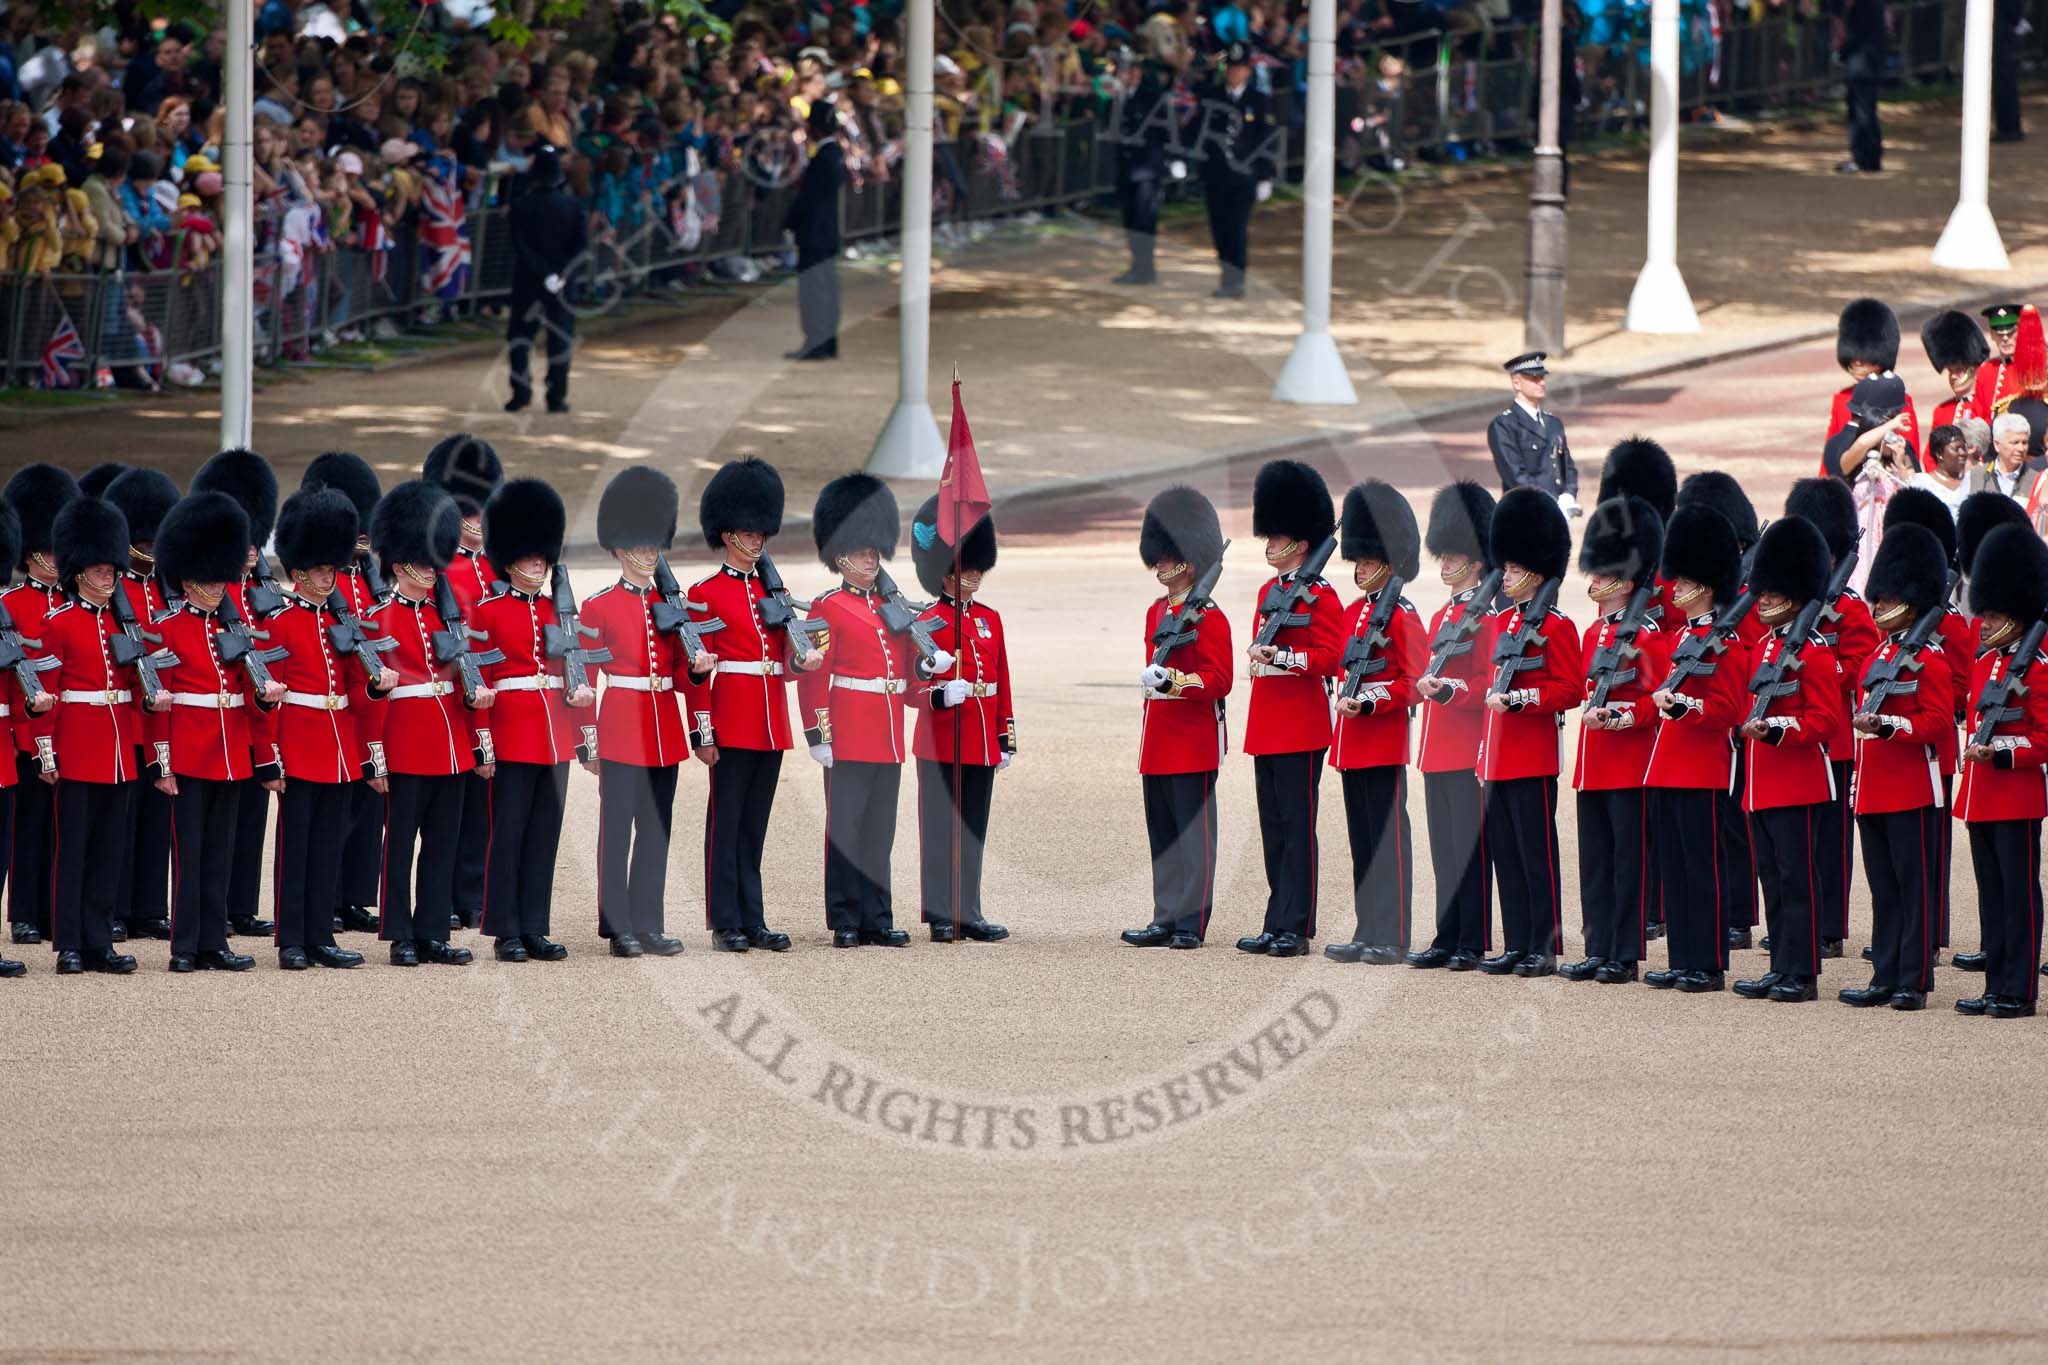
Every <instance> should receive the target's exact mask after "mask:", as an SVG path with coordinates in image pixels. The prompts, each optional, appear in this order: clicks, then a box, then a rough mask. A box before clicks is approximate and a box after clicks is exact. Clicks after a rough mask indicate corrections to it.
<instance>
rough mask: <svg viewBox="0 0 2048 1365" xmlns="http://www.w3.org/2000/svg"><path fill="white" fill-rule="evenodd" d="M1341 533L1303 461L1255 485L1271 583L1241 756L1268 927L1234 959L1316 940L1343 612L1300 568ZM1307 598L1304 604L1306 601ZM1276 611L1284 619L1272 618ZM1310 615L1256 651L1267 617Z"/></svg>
mask: <svg viewBox="0 0 2048 1365" xmlns="http://www.w3.org/2000/svg"><path fill="white" fill-rule="evenodd" d="M1336 529H1337V510H1336V507H1335V505H1334V504H1333V503H1332V502H1331V501H1330V488H1329V485H1328V484H1326V483H1324V482H1323V476H1322V475H1321V474H1318V473H1317V472H1316V471H1315V470H1314V469H1313V468H1311V467H1310V466H1308V465H1305V464H1303V463H1301V461H1299V460H1273V461H1271V462H1269V463H1267V464H1266V465H1265V466H1264V467H1263V468H1261V469H1260V470H1259V474H1258V478H1257V479H1256V480H1255V481H1254V483H1253V484H1252V534H1253V535H1255V536H1262V537H1264V539H1265V542H1266V563H1267V564H1268V565H1269V566H1270V567H1271V568H1272V569H1273V571H1274V576H1273V577H1272V578H1269V579H1267V580H1266V582H1265V583H1264V584H1263V585H1262V586H1261V587H1260V589H1259V595H1258V598H1257V599H1256V600H1257V601H1258V603H1259V609H1258V610H1257V611H1256V612H1255V613H1254V615H1253V617H1252V643H1251V644H1250V645H1249V646H1247V647H1246V650H1245V653H1246V654H1247V655H1248V656H1249V657H1250V659H1251V675H1252V699H1251V707H1250V713H1249V715H1248V716H1247V718H1246V721H1245V730H1244V751H1245V752H1246V753H1248V754H1250V755H1251V756H1252V772H1253V777H1254V780H1255V782H1256V786H1257V791H1258V800H1259V840H1260V842H1261V843H1262V844H1264V846H1265V851H1266V888H1267V895H1266V919H1265V923H1264V925H1263V926H1262V927H1261V928H1260V930H1259V932H1258V933H1257V934H1254V935H1252V936H1250V937H1248V938H1241V939H1239V940H1238V941H1237V947H1238V951H1240V952H1245V953H1268V954H1271V955H1273V956H1276V957H1298V956H1300V955H1301V954H1303V953H1306V952H1307V951H1308V946H1309V940H1310V939H1312V938H1314V937H1315V934H1316V878H1317V874H1318V872H1319V870H1320V868H1321V858H1320V849H1319V846H1318V843H1317V838H1316V814H1317V812H1318V811H1319V810H1320V809H1321V806H1322V785H1323V759H1324V756H1325V755H1327V754H1328V752H1329V749H1330V738H1331V734H1332V726H1331V712H1330V685H1331V679H1332V678H1334V677H1335V676H1336V674H1337V662H1338V656H1339V655H1340V654H1341V653H1342V652H1343V648H1344V636H1343V626H1342V621H1343V616H1344V603H1343V602H1342V600H1340V599H1339V598H1338V596H1337V590H1336V589H1335V588H1333V587H1331V586H1330V584H1329V582H1328V581H1327V580H1325V579H1324V578H1322V577H1321V576H1320V575H1319V574H1318V575H1317V576H1313V577H1307V578H1303V576H1302V574H1303V568H1304V565H1305V564H1306V562H1307V561H1308V559H1309V557H1310V555H1311V554H1314V553H1316V552H1317V550H1318V548H1319V547H1320V546H1322V545H1323V543H1324V542H1325V541H1328V540H1330V539H1331V537H1332V536H1333V534H1334V533H1335V531H1336ZM1304 599H1305V600H1304ZM1275 602H1277V603H1278V604H1279V607H1280V609H1281V610H1279V611H1274V610H1268V607H1269V604H1272V603H1275ZM1283 612H1284V613H1285V614H1286V615H1293V616H1300V615H1306V616H1307V617H1308V622H1307V623H1306V624H1300V625H1295V624H1289V625H1283V626H1280V627H1279V629H1278V632H1277V633H1275V634H1273V635H1272V638H1271V639H1270V641H1267V642H1265V643H1261V638H1260V637H1261V635H1262V634H1264V633H1265V632H1266V627H1267V624H1268V620H1269V618H1273V617H1277V616H1279V615H1281V614H1282V613H1283Z"/></svg>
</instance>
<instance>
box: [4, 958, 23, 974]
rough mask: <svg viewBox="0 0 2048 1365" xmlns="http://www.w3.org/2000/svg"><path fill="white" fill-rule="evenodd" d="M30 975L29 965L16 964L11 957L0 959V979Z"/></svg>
mask: <svg viewBox="0 0 2048 1365" xmlns="http://www.w3.org/2000/svg"><path fill="white" fill-rule="evenodd" d="M26 975H28V964H27V963H26V962H16V961H15V960H14V959H13V958H11V957H0V978H5V977H10V976H26Z"/></svg>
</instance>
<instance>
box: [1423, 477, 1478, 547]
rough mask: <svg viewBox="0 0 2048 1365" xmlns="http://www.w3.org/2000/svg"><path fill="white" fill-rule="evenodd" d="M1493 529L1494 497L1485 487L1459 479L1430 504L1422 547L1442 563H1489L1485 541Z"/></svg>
mask: <svg viewBox="0 0 2048 1365" xmlns="http://www.w3.org/2000/svg"><path fill="white" fill-rule="evenodd" d="M1492 527H1493V493H1492V492H1491V491H1490V490H1489V489H1487V487H1486V486H1485V485H1484V484H1478V483H1474V482H1473V481H1472V480H1470V479H1459V480H1458V481H1457V482H1456V483H1451V484H1446V485H1445V486H1444V487H1442V488H1439V489H1437V490H1436V497H1434V498H1433V499H1431V500H1430V504H1429V531H1428V533H1427V534H1426V535H1424V536H1423V538H1422V543H1423V544H1424V545H1425V546H1427V547H1428V548H1429V552H1430V553H1431V554H1433V555H1435V556H1436V557H1437V558H1439V559H1441V558H1443V557H1444V556H1446V555H1463V556H1465V558H1467V559H1476V560H1478V561H1479V562H1480V563H1482V564H1485V563H1487V562H1488V561H1487V558H1486V537H1487V533H1488V532H1489V531H1490V530H1491V529H1492Z"/></svg>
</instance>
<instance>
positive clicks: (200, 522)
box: [156, 491, 354, 589]
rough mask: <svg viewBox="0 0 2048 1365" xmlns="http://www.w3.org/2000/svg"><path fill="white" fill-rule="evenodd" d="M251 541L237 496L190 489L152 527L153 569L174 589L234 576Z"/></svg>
mask: <svg viewBox="0 0 2048 1365" xmlns="http://www.w3.org/2000/svg"><path fill="white" fill-rule="evenodd" d="M253 544H255V542H254V541H252V540H251V539H249V517H248V514H247V513H245V512H244V511H243V510H242V504H241V503H240V502H238V501H236V500H235V499H234V498H233V497H230V496H229V495H228V494H226V493H224V492H218V491H216V492H211V493H193V494H190V495H188V496H187V497H185V498H184V499H183V500H181V501H180V502H179V503H178V505H177V506H175V507H173V508H172V509H171V510H170V511H168V512H166V513H164V522H163V525H161V526H159V527H158V528H157V532H156V571H157V574H158V576H159V577H161V578H162V579H163V580H164V582H166V583H168V584H170V585H171V586H172V587H173V588H176V589H183V587H184V586H185V584H187V583H235V582H239V581H240V580H241V577H242V570H243V569H244V568H245V567H246V566H247V565H248V563H249V547H250V546H251V545H253ZM350 548H351V549H353V548H354V542H353V541H351V542H350Z"/></svg>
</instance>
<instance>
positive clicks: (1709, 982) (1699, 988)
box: [1678, 972, 1728, 995]
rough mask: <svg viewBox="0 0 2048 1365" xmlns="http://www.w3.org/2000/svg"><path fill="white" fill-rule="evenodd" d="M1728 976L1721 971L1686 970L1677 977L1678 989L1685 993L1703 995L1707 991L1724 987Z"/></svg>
mask: <svg viewBox="0 0 2048 1365" xmlns="http://www.w3.org/2000/svg"><path fill="white" fill-rule="evenodd" d="M1727 985H1728V978H1727V976H1726V974H1725V973H1722V972H1686V973H1685V974H1684V975H1682V976H1680V977H1679V978H1678V989H1680V990H1682V991H1684V992H1685V993H1686V994H1687V995H1704V994H1706V993H1707V992H1708V991H1718V990H1724V989H1726V987H1727Z"/></svg>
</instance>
